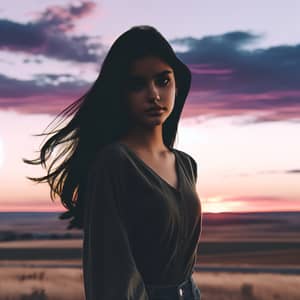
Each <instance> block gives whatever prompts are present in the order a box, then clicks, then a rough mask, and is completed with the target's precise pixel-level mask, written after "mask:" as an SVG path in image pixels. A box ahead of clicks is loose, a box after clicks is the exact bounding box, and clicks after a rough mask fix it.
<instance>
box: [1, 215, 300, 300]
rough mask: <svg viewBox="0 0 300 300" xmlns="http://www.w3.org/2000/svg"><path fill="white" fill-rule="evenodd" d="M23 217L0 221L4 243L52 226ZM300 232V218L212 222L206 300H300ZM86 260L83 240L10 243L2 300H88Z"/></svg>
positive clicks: (200, 279) (202, 276)
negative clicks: (12, 233)
mask: <svg viewBox="0 0 300 300" xmlns="http://www.w3.org/2000/svg"><path fill="white" fill-rule="evenodd" d="M22 218H23V219H21V216H18V218H17V219H16V220H17V222H15V221H14V223H13V221H12V217H11V216H7V219H6V220H5V221H3V224H1V220H0V231H1V229H2V231H3V236H8V233H7V232H9V231H10V230H11V228H13V229H14V231H15V232H17V233H20V232H30V233H32V232H34V233H39V232H41V224H45V223H47V222H46V220H45V219H44V218H45V217H44V216H43V215H39V216H38V217H36V218H37V219H36V220H37V221H36V223H34V222H33V221H34V219H33V217H32V215H31V216H29V217H28V216H27V215H26V216H25V217H22ZM47 218H48V219H47V221H51V222H52V223H51V224H53V225H54V226H53V227H51V228H55V233H56V232H58V233H61V232H63V231H62V230H61V227H60V226H61V225H58V224H57V221H56V219H55V218H54V217H53V216H52V215H49V216H48V217H47ZM2 220H3V218H2ZM9 222H11V223H9ZM44 222H45V223H44ZM48 225H49V223H48ZM44 231H46V232H47V229H46V228H44V229H43V232H44ZM299 233H300V213H290V214H289V213H277V214H268V213H266V214H243V215H242V214H240V215H239V214H219V215H207V216H206V217H205V219H204V223H203V230H202V236H201V242H200V244H199V248H198V259H197V262H196V268H195V272H194V273H193V278H194V280H195V282H196V283H197V285H198V287H199V288H200V290H201V300H271V299H275V300H279V299H282V300H294V299H295V300H296V299H297V300H299V299H300V288H299V287H300V234H299ZM0 236H1V232H0ZM81 256H82V239H80V238H77V239H44V240H15V241H13V240H11V241H4V240H3V241H2V242H0V300H84V293H83V275H82V262H81ZM249 268H252V270H250V271H249ZM116 272H117V270H116Z"/></svg>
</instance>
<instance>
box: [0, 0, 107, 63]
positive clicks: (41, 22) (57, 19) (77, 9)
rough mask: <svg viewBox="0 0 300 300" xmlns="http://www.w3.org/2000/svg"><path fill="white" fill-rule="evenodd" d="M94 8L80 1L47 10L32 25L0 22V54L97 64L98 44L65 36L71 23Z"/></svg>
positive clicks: (70, 28) (70, 27) (69, 29)
mask: <svg viewBox="0 0 300 300" xmlns="http://www.w3.org/2000/svg"><path fill="white" fill-rule="evenodd" d="M95 6H96V4H95V3H94V2H92V1H84V2H82V3H81V4H80V5H79V6H74V5H69V6H67V7H60V6H53V7H49V8H47V9H46V10H45V11H44V12H42V13H41V14H39V15H38V16H37V19H36V20H35V21H33V22H29V23H25V24H22V23H17V22H15V21H10V20H6V19H0V36H1V40H0V50H1V49H3V50H9V51H13V52H23V53H28V54H33V55H36V54H40V55H43V56H45V57H49V58H54V59H59V60H65V61H75V62H98V61H99V54H97V51H98V50H99V49H101V47H102V45H101V44H100V43H94V42H91V41H90V37H88V36H85V35H81V36H70V35H68V33H69V32H72V30H73V29H74V22H75V21H76V20H77V19H79V18H83V17H85V16H86V15H88V14H90V13H91V12H92V11H93V9H94V7H95Z"/></svg>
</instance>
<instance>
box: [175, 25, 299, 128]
mask: <svg viewBox="0 0 300 300" xmlns="http://www.w3.org/2000/svg"><path fill="white" fill-rule="evenodd" d="M261 38H262V37H261V36H259V35H254V34H252V33H251V32H241V31H237V32H229V33H226V34H223V35H216V36H206V37H204V38H201V39H195V38H191V37H188V38H182V39H175V40H173V41H172V43H174V44H180V45H184V46H187V47H188V50H187V51H185V52H182V53H178V56H179V57H180V58H181V59H182V60H183V61H184V62H185V63H187V64H188V65H189V66H190V68H191V70H192V72H193V81H192V91H193V93H194V96H193V97H191V102H192V103H193V104H198V108H199V110H198V111H197V109H196V110H195V115H197V114H200V112H201V114H203V113H205V110H207V111H210V112H211V110H212V109H213V110H214V111H215V113H216V114H217V115H239V114H255V113H257V112H264V113H265V114H264V115H260V116H259V117H257V119H254V120H253V122H267V121H281V120H295V121H297V120H298V121H299V120H300V85H299V78H300V44H298V45H294V46H293V45H289V46H286V45H282V46H276V47H270V48H266V49H254V50H249V49H247V48H246V47H245V46H248V45H251V44H253V43H255V42H256V41H257V40H258V39H261Z"/></svg>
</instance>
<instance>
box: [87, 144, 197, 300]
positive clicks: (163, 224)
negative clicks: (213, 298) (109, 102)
mask: <svg viewBox="0 0 300 300" xmlns="http://www.w3.org/2000/svg"><path fill="white" fill-rule="evenodd" d="M170 150H171V151H172V152H173V153H174V154H175V158H176V171H177V178H178V187H177V188H174V187H173V186H171V185H170V184H169V183H168V182H167V181H165V180H164V179H163V178H162V177H160V176H159V175H158V174H157V173H156V172H155V171H154V170H153V169H152V168H151V167H150V166H148V165H147V164H146V163H145V162H144V161H143V160H142V159H141V158H139V156H138V155H137V154H136V153H135V152H134V151H133V150H132V149H130V148H129V147H128V146H127V145H125V144H121V143H119V142H114V143H111V144H109V145H106V146H104V147H103V148H101V150H100V151H99V152H98V153H97V156H96V160H95V163H94V164H93V166H92V167H91V169H90V172H89V174H88V177H87V185H86V187H87V188H86V192H85V194H84V203H85V215H84V240H83V275H84V290H85V296H86V300H100V299H105V300H148V299H149V298H148V294H147V289H146V285H171V284H179V283H181V282H182V281H184V280H185V279H187V278H188V277H189V276H191V274H192V273H193V267H194V264H195V261H196V255H197V248H198V243H199V240H200V235H201V225H202V211H201V203H200V199H199V197H198V195H197V192H196V180H197V164H196V162H195V160H194V159H193V158H192V157H191V156H190V155H189V154H187V153H185V152H183V151H181V150H177V149H174V148H170Z"/></svg>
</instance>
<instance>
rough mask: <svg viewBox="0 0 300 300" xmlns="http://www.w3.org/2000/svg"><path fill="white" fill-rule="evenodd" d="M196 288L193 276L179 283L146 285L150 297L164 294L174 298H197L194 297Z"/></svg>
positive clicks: (181, 299) (179, 299)
mask: <svg viewBox="0 0 300 300" xmlns="http://www.w3.org/2000/svg"><path fill="white" fill-rule="evenodd" d="M196 288H197V287H196V286H195V283H194V281H193V279H192V277H190V278H188V279H186V280H184V281H183V282H181V283H180V284H178V285H146V290H147V292H148V295H149V297H150V299H152V298H153V299H155V297H163V296H164V297H166V298H170V299H174V300H175V299H176V300H177V299H178V300H184V299H197V298H194V297H195V293H196V291H195V289H196Z"/></svg>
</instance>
